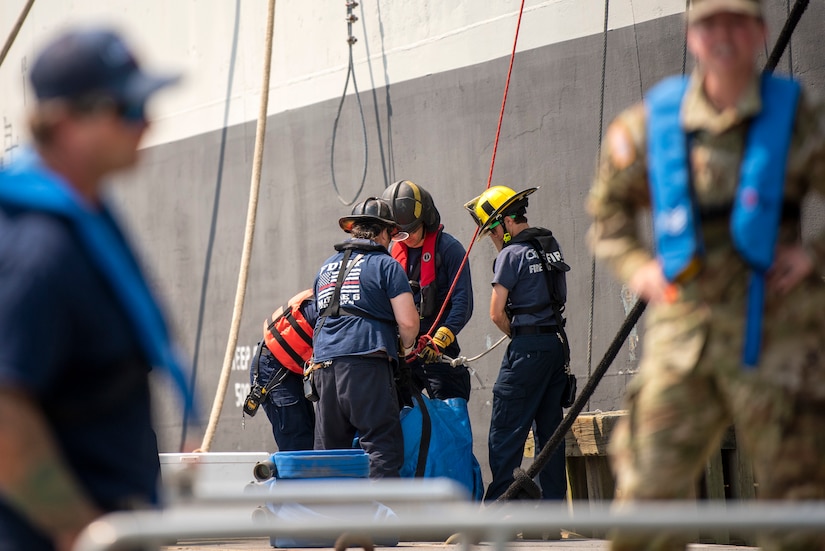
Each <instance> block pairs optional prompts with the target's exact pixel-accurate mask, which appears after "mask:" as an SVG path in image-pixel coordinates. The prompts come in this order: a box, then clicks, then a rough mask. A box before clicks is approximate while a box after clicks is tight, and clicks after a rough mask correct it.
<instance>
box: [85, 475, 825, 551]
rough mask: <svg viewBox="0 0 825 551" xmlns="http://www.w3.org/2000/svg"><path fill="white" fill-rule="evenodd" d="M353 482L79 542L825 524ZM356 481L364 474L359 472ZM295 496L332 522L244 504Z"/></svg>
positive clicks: (804, 513) (417, 537)
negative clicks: (378, 506)
mask: <svg viewBox="0 0 825 551" xmlns="http://www.w3.org/2000/svg"><path fill="white" fill-rule="evenodd" d="M344 482H345V481H296V482H294V483H293V482H290V483H289V484H282V483H278V484H277V485H274V486H273V487H272V492H270V493H266V494H263V493H260V492H256V493H255V495H251V494H246V495H241V496H234V497H233V496H226V498H224V499H216V498H212V499H210V500H209V502H208V503H204V502H201V501H198V502H193V503H191V504H188V505H187V504H182V503H181V504H178V505H175V506H172V507H170V508H168V509H165V510H159V511H142V512H130V513H112V514H109V515H106V516H104V517H102V518H101V519H99V520H97V521H95V522H94V523H92V524H90V525H89V526H88V527H87V528H86V530H85V531H84V532H83V533H82V534H81V537H80V539H79V540H78V543H77V546H76V547H75V549H76V551H107V550H110V549H114V548H116V547H118V546H124V545H134V544H138V543H151V542H162V541H168V540H170V539H187V540H188V539H199V538H219V537H220V538H229V537H264V536H269V537H288V538H295V539H317V538H329V539H332V540H334V539H335V538H337V537H339V536H341V534H344V533H348V534H359V535H360V534H364V535H369V536H371V537H373V538H398V539H399V540H401V541H444V539H445V538H447V537H449V536H451V535H454V534H457V533H459V534H461V542H462V544H463V545H464V548H465V549H467V548H468V547H469V545H470V543H472V542H479V541H488V542H492V543H493V544H494V547H495V549H496V550H503V549H505V548H506V546H507V542H509V541H512V540H514V539H515V538H516V535H517V534H518V533H520V532H533V533H536V532H539V533H540V532H542V531H549V530H560V529H562V528H565V529H570V528H571V527H575V528H576V529H578V530H587V529H590V530H611V529H614V528H620V529H622V530H623V531H625V532H642V533H644V532H654V531H663V530H664V531H668V532H674V533H675V532H678V533H687V534H691V533H695V532H696V531H699V530H702V531H707V532H713V531H722V530H724V531H734V532H741V533H759V532H765V531H767V530H770V531H776V532H789V531H793V532H818V533H825V502H795V503H788V502H784V503H777V502H736V503H731V502H727V503H726V504H725V503H713V502H707V503H697V502H658V503H645V504H634V505H632V506H631V505H624V506H622V507H621V508H616V507H614V508H610V507H608V505H607V504H605V505H604V506H600V505H598V504H593V503H588V502H581V503H573V507H572V508H571V507H570V506H569V505H567V504H560V503H558V502H556V503H544V502H510V503H507V504H504V505H499V504H496V505H495V506H490V507H481V506H480V505H479V504H478V503H472V502H467V501H465V499H466V493H465V492H464V491H463V489H462V488H461V487H459V486H457V485H454V484H452V482H451V481H446V480H437V479H436V480H432V479H431V480H394V481H377V482H375V483H372V484H368V485H365V484H364V483H363V481H357V482H360V483H358V484H345V483H344ZM353 482H356V481H353ZM262 501H266V502H270V503H289V502H296V503H302V504H314V508H313V510H318V511H322V512H323V514H324V521H323V522H318V520H317V518H306V519H302V518H296V519H291V520H290V521H289V522H286V521H283V520H279V519H277V518H275V517H274V516H272V515H260V516H255V518H253V515H250V514H249V510H248V508H247V509H243V508H239V507H238V505H244V506H247V507H248V506H249V504H251V503H258V504H260V503H261V502H262ZM373 501H379V502H382V503H385V504H392V505H393V507H394V511H395V513H396V514H397V518H392V519H385V520H383V521H380V522H378V521H376V520H375V518H374V515H373V514H372V512H371V511H370V510H369V507H366V505H367V504H369V503H371V502H373Z"/></svg>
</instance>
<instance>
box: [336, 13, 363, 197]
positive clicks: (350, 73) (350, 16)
mask: <svg viewBox="0 0 825 551" xmlns="http://www.w3.org/2000/svg"><path fill="white" fill-rule="evenodd" d="M357 5H358V2H353V1H349V2H347V34H348V37H347V44H349V64H348V65H347V78H346V80H345V81H344V92H343V93H342V94H341V101H339V102H338V112H337V113H336V114H335V122H334V123H333V124H332V147H331V148H330V149H331V150H330V154H329V170H330V173H331V174H332V187H333V188H334V189H335V194H336V195H337V196H338V200H339V201H341V203H343V204H344V205H345V206H349V205H352V204H353V203H355V201H357V200H358V197H359V196H360V195H361V191H363V189H364V182H366V181H367V161H368V152H369V149H368V145H367V122H366V120H365V119H364V107H363V106H362V105H361V95H360V94H359V93H358V82H357V81H356V80H355V63H354V62H353V58H352V46H353V45H354V44H355V43H356V42H357V39H356V38H355V37H354V36H353V35H352V24H353V23H354V22H356V21H358V17H357V16H356V15H355V14H354V13H352V9H353V8H354V7H356V6H357ZM350 77H352V88H353V90H355V101H356V103H357V104H358V113H359V114H360V115H361V132H362V135H363V141H364V170H363V172H362V173H361V183H360V184H359V185H358V191H356V192H355V195H354V196H353V197H352V199H350V200H349V201H347V200H346V199H344V197H342V196H341V190H339V189H338V182H336V180H335V141H336V138H337V137H338V122H339V121H340V119H341V110H342V109H343V107H344V100H345V99H346V98H347V88H348V87H349V81H350Z"/></svg>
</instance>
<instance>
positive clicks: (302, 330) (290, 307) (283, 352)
mask: <svg viewBox="0 0 825 551" xmlns="http://www.w3.org/2000/svg"><path fill="white" fill-rule="evenodd" d="M308 300H313V294H312V289H307V290H306V291H303V292H301V293H298V294H297V295H295V296H294V297H292V298H291V299H289V302H288V303H287V305H286V307H281V308H278V309H277V310H275V312H273V313H272V316H271V317H270V318H269V319H267V320H264V342H265V343H266V347H267V348H268V349H269V351H270V352H272V355H273V356H275V358H276V359H277V360H278V361H279V362H280V363H281V365H283V366H284V367H285V368H287V369H289V370H290V371H294V372H295V373H298V374H299V375H303V373H304V364H305V363H306V361H307V360H308V359H309V358H310V356H312V332H313V327H312V325H310V323H309V322H308V321H307V320H306V318H305V317H304V314H302V313H301V305H302V304H303V303H304V302H306V301H308Z"/></svg>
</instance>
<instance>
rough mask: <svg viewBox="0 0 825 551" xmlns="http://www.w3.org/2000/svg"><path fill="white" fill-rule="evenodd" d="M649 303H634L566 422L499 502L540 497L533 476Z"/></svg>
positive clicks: (569, 424)
mask: <svg viewBox="0 0 825 551" xmlns="http://www.w3.org/2000/svg"><path fill="white" fill-rule="evenodd" d="M646 306H647V303H646V302H645V301H643V300H641V299H639V300H638V301H636V304H634V305H633V308H632V309H631V310H630V312H629V313H628V314H627V317H626V318H625V320H624V322H622V325H621V327H620V328H619V332H618V333H616V336H615V337H613V341H612V342H611V343H610V346H609V347H608V348H607V351H606V352H605V353H604V357H603V358H602V361H601V362H599V365H598V366H597V367H596V370H595V371H594V372H593V375H592V376H591V377H590V379H589V380H588V381H587V384H586V385H584V388H583V389H582V391H581V394H579V396H578V397H577V398H576V401H575V402H573V405H572V406H571V407H570V410H569V411H568V412H567V415H565V417H564V419H562V422H561V423H559V426H558V427H557V428H556V431H555V432H554V433H553V436H551V437H550V440H548V441H547V444H545V445H544V448H543V449H542V450H541V453H539V455H538V456H536V459H535V460H534V461H533V464H532V465H530V467H529V468H528V469H527V471H526V472H525V471H522V469H516V473H514V475H515V481H514V482H513V483H512V484H511V485H510V487H509V488H507V490H506V491H505V492H504V493H503V494H502V495H501V497H499V498H498V499H497V500H496V501H506V500H510V499H531V498H532V499H535V498H536V497H535V496H537V495H538V491H537V490H538V488H536V486H535V482H533V478H535V476H536V475H537V474H538V473H540V472H541V470H542V469H544V467H545V466H546V465H547V462H548V461H549V460H550V456H552V455H553V452H555V451H556V448H558V447H559V445H560V444H561V443H562V441H563V440H564V435H565V434H567V431H568V430H570V427H572V426H573V422H574V421H575V420H576V417H578V415H579V413H581V411H582V409H584V406H585V404H586V403H587V401H588V400H589V399H590V396H591V395H592V394H593V392H594V391H595V390H596V387H597V386H598V384H599V381H601V379H602V377H603V376H604V374H605V373H607V368H608V367H610V364H612V363H613V360H614V359H616V356H617V355H618V353H619V350H621V349H622V345H623V344H624V341H625V340H626V339H627V336H628V335H630V332H631V331H632V330H633V326H635V325H636V322H638V321H639V318H640V317H641V316H642V313H643V312H644V311H645V307H646Z"/></svg>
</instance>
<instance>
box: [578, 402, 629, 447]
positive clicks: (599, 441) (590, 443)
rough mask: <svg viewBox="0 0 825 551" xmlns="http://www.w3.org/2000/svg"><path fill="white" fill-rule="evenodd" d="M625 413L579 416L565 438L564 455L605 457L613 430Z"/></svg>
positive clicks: (609, 412)
mask: <svg viewBox="0 0 825 551" xmlns="http://www.w3.org/2000/svg"><path fill="white" fill-rule="evenodd" d="M626 413H627V412H626V411H623V410H620V411H608V412H604V413H582V414H581V415H579V417H578V418H577V419H576V421H575V422H574V423H573V426H572V427H571V428H570V432H568V433H567V435H566V437H565V454H566V455H567V456H568V457H581V456H591V455H592V456H606V455H607V444H608V443H609V442H610V435H611V433H612V432H613V428H614V427H615V426H616V423H617V422H618V421H619V419H621V418H622V417H624V416H625V414H626Z"/></svg>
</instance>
